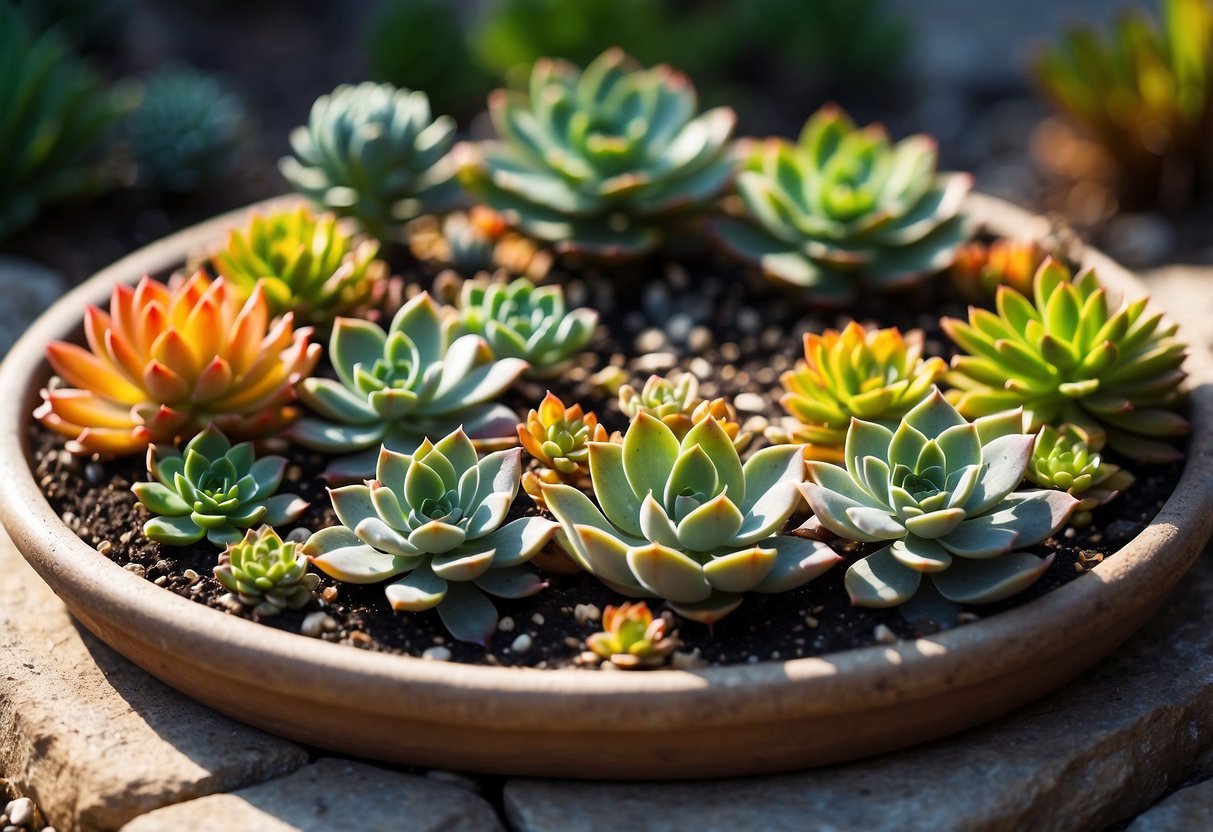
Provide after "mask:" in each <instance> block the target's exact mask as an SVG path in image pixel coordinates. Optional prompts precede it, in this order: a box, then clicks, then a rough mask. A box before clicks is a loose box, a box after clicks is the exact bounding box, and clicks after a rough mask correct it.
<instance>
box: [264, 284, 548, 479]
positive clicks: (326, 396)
mask: <svg viewBox="0 0 1213 832" xmlns="http://www.w3.org/2000/svg"><path fill="white" fill-rule="evenodd" d="M329 357H330V359H331V360H332V362H333V369H334V370H335V371H336V373H337V378H336V379H327V378H309V379H306V380H304V381H303V382H302V383H301V384H300V385H299V398H300V399H301V400H302V401H303V403H304V404H306V405H307V406H308V407H309V408H311V409H312V410H313V411H315V413H316V414H317V415H318V416H319V417H320V418H304V419H301V420H299V421H298V422H296V423H295V424H293V425H292V426H291V427H290V428H289V429H288V431H287V432H286V436H287V438H289V439H291V440H293V441H295V442H298V443H299V444H301V445H303V446H305V447H308V448H312V449H314V450H318V451H324V452H325V453H345V454H351V455H350V456H347V457H345V458H343V459H340V460H337V461H335V462H334V463H333V464H332V465H330V466H329V474H330V476H332V477H335V478H338V479H346V478H353V479H357V478H360V477H364V476H366V475H368V474H369V473H370V472H371V471H373V470H374V468H375V460H376V458H377V454H378V450H379V446H380V445H384V446H386V447H387V448H388V449H389V450H393V451H397V452H399V453H413V452H414V451H415V450H416V449H417V447H418V446H420V445H421V444H422V440H423V439H424V438H425V437H427V436H438V435H441V434H445V433H449V432H450V431H451V430H453V429H454V428H456V427H459V426H460V425H461V424H462V425H463V427H464V428H465V429H466V430H467V432H468V434H469V435H470V436H471V437H472V438H473V439H476V440H478V441H479V442H480V443H481V444H482V446H484V447H488V446H492V445H500V444H504V445H509V444H512V443H513V440H514V432H515V428H516V426H517V424H518V417H517V416H516V415H515V414H514V412H513V411H512V410H510V409H509V408H508V407H505V406H504V405H500V404H491V403H490V402H491V401H492V400H493V399H495V398H497V397H498V396H500V395H501V394H502V393H503V392H504V391H505V389H506V388H507V387H509V386H510V384H511V383H513V381H514V379H516V378H517V377H518V376H519V375H521V374H522V372H523V371H524V370H526V369H527V367H528V366H529V365H528V364H527V363H526V362H525V361H523V360H521V359H518V358H500V359H497V358H494V356H493V350H492V348H491V347H490V346H489V345H488V342H486V341H485V340H484V339H483V338H481V337H480V336H479V335H462V336H459V337H453V332H452V327H451V326H449V325H447V324H444V322H443V320H442V314H441V312H440V310H439V308H438V305H437V304H436V303H435V302H434V301H433V299H432V298H431V297H430V296H429V294H427V293H425V292H422V293H421V294H419V295H417V296H416V297H414V298H413V299H412V300H410V301H409V302H408V303H406V304H405V305H404V306H402V307H401V308H400V311H399V312H397V313H396V316H395V318H393V320H392V323H391V326H390V327H389V328H388V331H387V332H384V331H383V329H382V328H381V327H380V326H378V325H377V324H374V323H372V322H370V321H364V320H357V319H354V318H338V319H337V322H336V323H335V324H334V326H333V334H332V338H331V339H330V345H329ZM359 452H361V453H359Z"/></svg>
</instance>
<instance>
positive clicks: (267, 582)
mask: <svg viewBox="0 0 1213 832" xmlns="http://www.w3.org/2000/svg"><path fill="white" fill-rule="evenodd" d="M307 564H308V560H307V557H306V556H305V555H303V554H302V553H301V552H299V551H298V544H296V543H295V542H293V541H285V542H284V541H283V540H282V538H280V537H279V536H278V533H277V532H275V531H274V530H273V528H271V527H270V526H262V527H261V528H260V529H257V530H256V531H254V530H253V529H249V530H248V531H247V532H245V533H244V539H243V540H241V541H239V542H238V543H231V544H229V545H228V547H227V549H226V550H224V552H223V553H222V554H221V555H219V565H218V566H216V567H215V580H217V581H218V582H219V583H220V584H221V585H222V586H223V587H224V588H225V589H227V590H228V591H229V592H231V593H232V594H233V595H234V596H235V597H236V599H237V600H239V601H240V603H242V604H244V605H245V606H246V607H252V608H253V614H254V615H257V616H260V617H263V618H267V617H269V616H272V615H278V614H279V613H280V612H282V611H283V610H300V609H303V608H304V607H306V606H307V605H308V603H310V602H311V600H312V593H313V592H315V591H316V586H317V584H319V583H320V576H319V575H316V574H314V573H312V572H308V571H307Z"/></svg>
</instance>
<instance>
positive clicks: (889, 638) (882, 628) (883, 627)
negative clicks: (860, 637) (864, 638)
mask: <svg viewBox="0 0 1213 832" xmlns="http://www.w3.org/2000/svg"><path fill="white" fill-rule="evenodd" d="M872 634H873V635H874V636H875V637H876V640H877V641H879V642H880V643H881V644H893V643H895V642H896V641H897V634H896V633H894V632H893V631H892V630H890V629H889V627H888V625H887V624H877V625H876V629H875V630H874V631H873V632H872Z"/></svg>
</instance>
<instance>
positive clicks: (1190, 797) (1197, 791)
mask: <svg viewBox="0 0 1213 832" xmlns="http://www.w3.org/2000/svg"><path fill="white" fill-rule="evenodd" d="M1200 829H1213V780H1206V781H1204V782H1203V783H1198V784H1196V785H1195V786H1188V787H1186V788H1183V789H1180V790H1179V791H1177V792H1175V794H1173V795H1171V796H1170V797H1168V798H1167V799H1166V800H1164V801H1162V802H1161V803H1159V804H1158V805H1157V806H1155V807H1154V808H1152V809H1150V810H1149V811H1148V812H1145V813H1144V814H1142V815H1140V816H1139V817H1138V818H1137V819H1136V820H1134V821H1133V823H1131V824H1130V825H1129V828H1128V829H1127V830H1126V832H1180V830H1200Z"/></svg>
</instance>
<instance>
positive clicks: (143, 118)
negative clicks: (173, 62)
mask: <svg viewBox="0 0 1213 832" xmlns="http://www.w3.org/2000/svg"><path fill="white" fill-rule="evenodd" d="M135 91H136V95H137V101H138V103H137V104H136V105H135V107H134V109H133V110H132V111H131V112H130V114H129V115H127V117H126V124H125V128H126V139H127V142H128V144H129V146H130V151H131V155H132V157H134V159H135V162H136V164H137V165H138V168H139V175H140V177H141V178H142V179H144V180H145V181H147V182H149V183H151V184H153V185H155V186H156V187H158V188H162V189H164V190H166V191H175V192H178V193H190V192H193V191H197V190H201V189H203V188H207V187H215V186H216V182H215V179H216V178H218V177H220V176H222V175H224V174H226V173H228V172H229V171H230V170H231V169H232V160H233V155H234V153H235V152H236V150H237V148H238V147H239V145H240V141H241V138H242V136H243V133H244V120H245V119H244V108H243V107H242V106H241V104H240V101H239V99H238V98H237V97H236V96H235V95H234V94H233V93H232V92H230V91H229V90H228V89H226V88H225V87H224V86H223V84H222V83H221V82H220V81H219V80H218V79H217V78H215V77H213V76H211V75H207V74H205V73H202V72H199V71H198V70H196V69H193V68H191V67H172V68H168V69H161V70H157V71H156V72H152V73H150V74H148V75H146V76H144V77H143V78H142V79H141V80H140V81H139V82H138V83H137V84H136V86H135Z"/></svg>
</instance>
